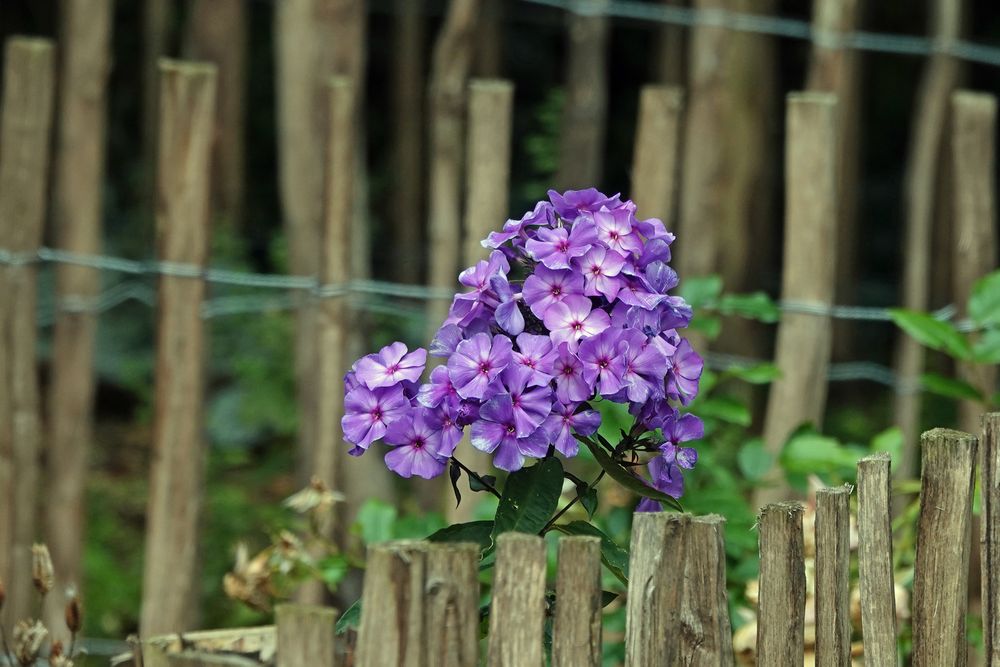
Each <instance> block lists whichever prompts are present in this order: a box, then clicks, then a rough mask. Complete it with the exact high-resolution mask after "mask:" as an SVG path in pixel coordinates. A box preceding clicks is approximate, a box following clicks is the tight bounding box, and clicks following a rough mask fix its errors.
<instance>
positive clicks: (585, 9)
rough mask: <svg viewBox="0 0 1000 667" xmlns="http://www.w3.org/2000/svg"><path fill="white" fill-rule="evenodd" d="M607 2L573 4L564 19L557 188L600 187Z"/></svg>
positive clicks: (605, 98)
mask: <svg viewBox="0 0 1000 667" xmlns="http://www.w3.org/2000/svg"><path fill="white" fill-rule="evenodd" d="M606 5H607V0H594V1H593V2H590V3H587V4H584V3H581V2H575V3H573V4H572V5H571V6H570V14H569V16H568V17H567V21H568V27H567V35H568V40H569V46H568V52H569V59H568V62H567V66H566V70H567V72H566V99H565V101H564V106H563V115H562V123H561V124H560V128H561V136H560V137H559V170H558V172H557V173H556V177H555V182H556V188H557V189H558V190H566V189H569V188H572V189H574V190H578V189H581V188H589V187H597V186H599V185H600V184H601V178H602V176H603V174H602V172H603V160H604V134H605V124H606V123H607V114H608V34H609V32H610V29H609V25H608V17H607V16H606V15H605V8H606Z"/></svg>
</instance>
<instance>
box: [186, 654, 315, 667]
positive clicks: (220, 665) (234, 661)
mask: <svg viewBox="0 0 1000 667" xmlns="http://www.w3.org/2000/svg"><path fill="white" fill-rule="evenodd" d="M167 664H168V665H169V666H170V667H258V666H259V665H260V663H259V662H257V661H256V660H251V659H250V658H244V657H242V656H238V655H226V654H225V653H207V652H204V651H181V652H180V653H171V654H170V655H168V656H167ZM307 664H308V665H316V664H318V663H314V662H309V663H307V662H299V663H295V665H296V667H299V665H302V666H304V665H307Z"/></svg>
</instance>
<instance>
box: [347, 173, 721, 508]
mask: <svg viewBox="0 0 1000 667" xmlns="http://www.w3.org/2000/svg"><path fill="white" fill-rule="evenodd" d="M635 213H636V211H635V205H634V204H633V203H632V202H631V201H622V200H621V199H620V198H619V196H618V195H615V196H613V197H607V196H605V195H603V194H602V193H600V192H598V191H597V190H594V189H589V190H580V191H572V190H571V191H568V192H566V193H564V194H559V193H556V192H554V191H550V192H549V199H548V201H541V202H539V203H538V204H537V205H536V206H535V208H534V210H533V211H531V212H529V213H527V214H526V215H525V216H524V217H522V218H521V219H520V220H508V221H507V223H506V224H505V225H504V227H503V229H502V230H501V231H499V232H493V233H491V234H490V235H489V237H488V238H487V239H486V240H485V241H483V245H484V246H485V247H487V248H489V249H491V250H492V252H491V254H490V256H489V258H488V259H486V260H483V261H481V262H479V263H478V264H476V265H475V266H473V267H470V268H468V269H466V270H465V271H463V272H462V273H461V275H460V276H459V282H460V283H461V284H462V285H463V286H465V287H466V288H467V290H466V291H464V292H462V293H460V294H457V295H456V296H455V299H454V301H453V302H452V305H451V309H450V311H449V314H448V318H447V319H446V320H445V322H444V325H443V326H442V327H441V328H440V329H439V331H438V333H437V335H436V336H435V338H434V340H433V342H432V343H431V345H430V354H431V355H433V356H437V357H442V358H444V359H446V360H447V361H446V362H445V363H444V364H443V365H440V366H438V367H436V368H434V369H433V371H432V372H431V373H430V377H429V380H428V381H427V382H425V383H422V384H421V383H420V382H419V379H420V376H421V375H422V373H423V370H424V366H425V364H426V356H427V351H425V350H423V349H418V350H415V351H413V352H409V351H408V350H407V348H406V346H405V345H403V344H402V343H393V344H392V345H389V346H388V347H385V348H383V349H382V350H381V351H380V352H378V353H377V354H371V355H368V356H366V357H364V358H362V359H359V360H358V361H357V362H356V363H355V364H354V366H353V368H352V369H351V371H350V372H349V373H348V374H347V376H346V378H345V386H346V392H347V397H346V400H345V416H344V418H343V429H344V434H345V437H346V439H347V440H348V441H349V442H351V443H352V444H353V445H354V447H353V448H352V449H351V453H352V454H354V455H360V454H362V453H363V452H364V451H366V450H367V449H368V448H369V447H370V446H371V444H372V443H373V442H375V441H377V440H383V441H384V442H385V443H386V444H387V445H389V446H390V448H391V449H390V451H389V452H388V454H386V457H385V460H386V464H387V465H388V467H389V468H390V469H391V470H393V471H395V472H396V473H398V474H399V475H402V476H403V477H410V476H412V475H417V476H419V477H425V478H431V477H434V476H436V475H439V474H441V473H442V472H443V471H444V469H445V467H446V465H447V463H448V459H449V457H451V456H452V454H453V453H454V451H455V448H456V446H457V445H458V443H459V441H460V439H461V437H462V433H463V431H465V430H466V428H467V427H468V430H469V434H470V438H471V442H472V446H473V447H475V448H476V449H479V450H481V451H484V452H488V453H491V454H492V455H493V463H494V465H495V466H496V467H497V468H500V469H502V470H507V471H514V470H518V469H519V468H521V467H522V466H523V465H524V464H525V459H526V458H539V457H543V456H545V455H546V454H547V453H548V452H549V451H550V448H554V450H555V451H558V452H559V453H560V454H562V455H563V456H567V457H571V456H575V455H576V453H577V451H578V447H579V444H578V441H577V438H576V437H575V436H581V437H584V438H586V437H588V436H591V435H593V434H594V433H595V432H596V431H597V428H598V426H600V423H601V417H600V415H599V413H598V412H597V411H596V410H594V409H593V407H592V403H593V402H595V401H598V400H608V401H614V402H617V403H622V404H626V405H628V410H629V412H630V413H631V414H632V415H633V416H634V418H635V422H636V424H637V425H638V426H637V429H633V432H644V433H645V432H652V434H653V435H654V436H655V438H656V442H658V443H661V444H659V445H658V447H657V448H655V450H656V453H655V456H654V457H653V458H652V459H651V460H650V461H649V463H648V470H649V474H650V478H651V479H650V480H646V483H647V484H649V485H650V486H652V487H654V488H656V489H658V490H660V491H662V492H663V493H666V494H668V495H671V496H673V497H679V496H680V495H681V493H682V492H683V484H684V481H683V477H682V476H681V470H682V469H689V468H691V467H692V466H694V464H695V462H696V460H697V453H696V452H695V450H693V449H691V448H689V447H684V446H682V443H685V442H689V441H692V440H697V439H699V438H701V437H702V435H703V429H702V424H701V421H700V420H699V419H698V418H697V417H695V416H693V415H691V414H683V415H682V414H681V413H680V412H679V410H678V408H679V407H682V406H684V405H687V404H688V403H689V402H690V401H691V400H692V399H693V398H694V397H695V395H696V394H697V392H698V380H699V378H700V376H701V371H702V360H701V358H700V357H699V356H698V354H697V353H696V352H695V351H694V350H693V349H692V348H691V345H690V344H689V343H688V341H687V340H685V339H684V338H682V337H681V336H680V335H679V334H678V331H677V330H678V329H681V328H683V327H685V326H687V324H688V322H689V321H690V319H691V309H690V307H689V306H688V305H687V304H686V303H685V302H684V300H683V299H681V298H680V297H679V296H672V295H670V294H669V292H670V291H671V290H672V289H673V288H674V287H676V286H677V283H678V278H677V274H676V273H675V272H674V270H673V269H671V268H670V266H669V264H668V262H669V261H670V244H671V243H672V242H673V240H674V237H673V235H672V234H670V233H669V232H668V231H667V230H666V229H665V228H664V226H663V223H662V222H661V221H659V220H657V219H655V218H654V219H648V220H640V219H638V218H637V217H636V215H635ZM643 509H650V508H649V507H644V508H643Z"/></svg>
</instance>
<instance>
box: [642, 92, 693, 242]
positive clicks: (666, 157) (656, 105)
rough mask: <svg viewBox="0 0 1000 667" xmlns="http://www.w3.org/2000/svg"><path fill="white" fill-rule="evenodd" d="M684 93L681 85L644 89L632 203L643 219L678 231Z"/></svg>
mask: <svg viewBox="0 0 1000 667" xmlns="http://www.w3.org/2000/svg"><path fill="white" fill-rule="evenodd" d="M683 109H684V91H683V90H682V89H681V88H679V87H677V86H643V88H642V92H641V93H640V94H639V122H638V125H637V129H636V134H635V149H634V151H633V153H632V201H634V202H635V205H636V208H637V210H638V213H639V215H640V216H641V217H643V218H659V219H660V220H662V221H663V223H664V224H665V225H666V226H667V229H673V228H674V224H673V223H674V211H675V209H676V195H677V176H678V171H677V159H678V157H679V154H680V131H679V130H680V123H681V114H682V113H683Z"/></svg>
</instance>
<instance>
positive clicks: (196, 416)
mask: <svg viewBox="0 0 1000 667" xmlns="http://www.w3.org/2000/svg"><path fill="white" fill-rule="evenodd" d="M215 81H216V70H215V66H214V65H208V64H198V63H187V62H178V61H170V60H164V61H161V64H160V84H161V85H160V97H159V99H160V114H159V117H160V140H159V146H158V150H157V155H158V159H157V162H158V167H157V176H156V182H157V188H156V189H157V193H158V196H157V198H156V227H157V237H158V246H159V247H158V252H157V256H158V258H159V260H160V261H162V262H167V263H170V264H184V265H189V266H190V267H192V268H193V272H191V273H187V274H185V275H162V276H161V277H160V287H159V303H158V308H157V310H158V326H157V329H158V330H157V343H156V389H155V392H156V393H155V398H154V401H155V406H156V411H155V416H154V419H153V462H152V470H151V472H150V487H149V509H148V511H147V528H146V552H145V554H146V555H145V568H144V572H143V599H142V616H141V621H140V627H141V630H142V633H143V635H144V636H147V637H149V636H154V635H160V634H164V633H167V632H180V631H183V630H188V629H190V627H191V626H192V625H193V624H195V623H197V617H196V606H195V602H196V600H197V596H198V591H199V588H200V586H199V583H200V582H199V580H198V578H197V573H198V523H199V516H200V513H201V496H202V488H201V487H202V478H203V476H204V464H205V461H204V448H203V446H202V423H201V422H202V419H201V417H202V404H203V401H202V397H203V394H204V386H203V379H204V378H203V372H204V361H205V360H204V351H205V335H204V327H203V322H202V319H201V305H202V301H203V300H204V297H205V282H204V280H203V279H202V277H201V275H199V272H201V271H203V270H204V267H205V265H206V264H207V260H208V246H209V244H208V237H209V221H210V215H209V200H210V196H209V193H210V185H209V184H210V183H211V181H210V164H211V161H210V156H211V149H212V139H213V135H214V127H215Z"/></svg>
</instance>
